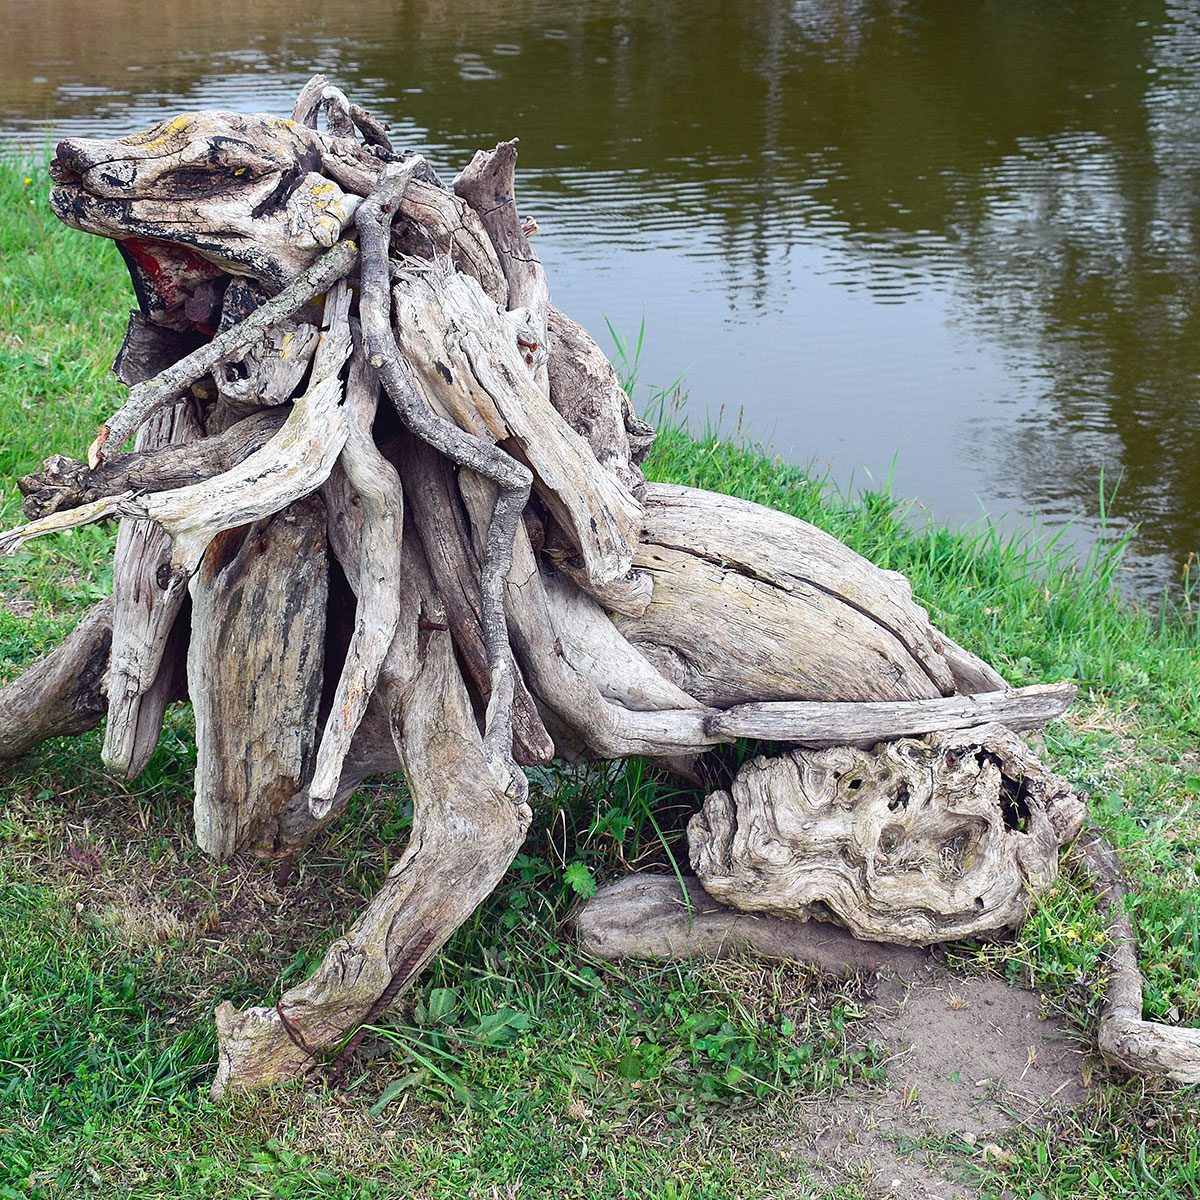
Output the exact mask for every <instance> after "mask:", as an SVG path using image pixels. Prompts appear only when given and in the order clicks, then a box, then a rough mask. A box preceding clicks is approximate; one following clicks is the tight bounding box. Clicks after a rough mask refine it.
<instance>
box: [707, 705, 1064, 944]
mask: <svg viewBox="0 0 1200 1200" xmlns="http://www.w3.org/2000/svg"><path fill="white" fill-rule="evenodd" d="M1084 815H1085V809H1084V803H1083V800H1082V798H1081V797H1080V796H1079V795H1078V793H1076V792H1075V791H1073V790H1072V789H1071V787H1070V786H1069V785H1068V784H1067V783H1066V781H1065V780H1063V779H1061V778H1059V777H1058V776H1057V775H1054V774H1053V773H1052V772H1050V771H1049V770H1047V769H1046V768H1045V767H1044V766H1043V765H1042V764H1041V763H1040V762H1039V761H1038V760H1037V759H1036V758H1035V757H1034V755H1033V754H1032V753H1031V751H1030V750H1029V749H1028V747H1026V746H1025V745H1024V743H1023V742H1021V740H1020V739H1019V738H1018V737H1017V736H1016V735H1015V734H1013V733H1011V732H1009V731H1008V730H1007V729H1005V728H1003V727H1002V726H1000V725H987V726H985V727H983V728H982V729H976V730H971V731H968V732H961V733H943V734H933V735H931V736H929V737H927V738H923V739H920V740H916V739H907V738H906V739H901V740H899V741H894V742H886V743H884V744H883V745H881V746H878V747H877V748H876V749H875V750H874V751H871V752H867V751H862V750H855V749H851V748H849V747H837V748H834V749H830V750H816V751H813V750H793V751H791V752H789V753H787V754H784V755H780V756H779V757H775V758H765V757H760V758H756V759H754V760H752V761H751V762H748V763H746V764H745V765H743V767H742V768H741V770H740V771H739V772H738V774H737V777H736V778H735V779H734V781H733V784H732V786H731V787H730V789H729V791H727V792H725V791H718V792H713V793H712V795H710V796H709V797H708V798H707V799H706V800H705V802H704V807H703V809H702V810H701V811H700V812H699V813H697V814H696V816H694V817H693V818H692V820H691V821H690V823H689V824H688V843H689V846H690V850H691V861H692V868H693V870H695V872H696V875H697V877H698V878H699V880H700V882H701V883H702V884H703V885H704V889H705V891H707V892H708V893H709V894H710V895H712V896H713V897H714V898H715V899H717V900H720V901H721V902H723V903H725V904H730V905H732V906H733V907H735V908H738V909H741V910H743V911H748V912H770V913H774V914H776V915H781V916H792V917H799V918H805V917H807V916H809V915H810V913H811V911H813V910H814V909H815V910H816V911H817V912H821V913H824V912H828V913H829V914H830V915H831V916H832V919H833V920H836V921H837V922H839V923H840V924H843V925H845V926H846V927H847V928H848V929H849V930H850V931H851V932H852V933H853V934H854V935H855V936H856V937H861V938H867V939H871V940H874V941H884V942H895V943H897V944H899V945H915V946H927V945H931V944H933V943H935V942H944V941H950V940H953V939H955V938H972V937H983V936H987V935H989V934H995V933H997V932H998V931H1000V930H1002V929H1011V928H1012V927H1013V926H1014V925H1016V924H1018V923H1019V922H1021V921H1022V920H1024V918H1025V915H1026V913H1027V911H1028V908H1029V905H1030V903H1031V901H1032V898H1033V897H1034V896H1036V895H1037V894H1039V893H1040V892H1042V891H1044V890H1045V889H1046V888H1047V887H1049V886H1050V885H1051V884H1052V883H1053V882H1054V880H1055V879H1056V878H1057V876H1058V851H1059V847H1060V846H1062V845H1064V844H1066V843H1067V842H1069V841H1071V840H1072V839H1073V838H1074V837H1075V836H1076V835H1077V834H1078V833H1079V830H1080V828H1081V827H1082V824H1083V820H1084Z"/></svg>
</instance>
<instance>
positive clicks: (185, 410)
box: [101, 404, 202, 779]
mask: <svg viewBox="0 0 1200 1200" xmlns="http://www.w3.org/2000/svg"><path fill="white" fill-rule="evenodd" d="M201 432H202V431H201V428H200V423H199V421H197V420H196V418H195V416H194V414H193V413H192V410H191V406H190V405H188V404H177V405H175V406H174V407H173V408H171V409H164V410H162V411H160V412H158V413H156V414H155V415H154V416H153V417H152V418H151V419H150V421H149V422H147V423H146V424H145V425H143V426H142V428H141V429H140V430H139V431H138V442H137V446H138V450H139V451H146V450H153V449H154V448H156V447H158V446H163V445H170V444H176V445H186V444H188V443H190V442H193V441H195V440H196V439H197V438H198V437H199V436H200V435H201ZM170 558H171V539H170V538H169V537H167V535H166V534H165V533H164V532H163V531H162V529H160V528H159V527H158V526H157V525H155V524H154V523H153V522H152V521H138V520H129V519H127V520H124V521H122V522H121V526H120V528H119V530H118V531H117V547H116V552H115V554H114V557H113V639H112V657H111V660H110V662H109V668H108V678H107V680H106V682H105V690H106V692H107V693H108V721H107V723H106V724H105V727H104V748H103V750H102V751H101V757H102V759H103V761H104V765H105V766H106V767H107V768H108V769H109V770H110V771H113V772H115V773H116V774H119V775H122V776H124V777H125V778H126V779H133V778H135V777H136V776H137V775H139V774H141V771H142V768H143V767H145V765H146V763H147V762H148V761H149V760H150V756H151V754H153V753H154V747H155V746H156V745H157V744H158V735H159V732H160V730H161V729H162V721H163V715H164V713H165V712H166V708H167V704H168V703H169V702H170V699H171V691H172V686H171V685H172V682H173V676H174V675H175V672H176V666H177V664H176V662H175V661H174V659H173V657H169V656H168V655H167V653H166V652H167V649H168V644H169V643H170V642H172V640H173V641H174V643H175V644H173V645H171V647H170V648H171V650H172V651H173V652H174V653H175V654H177V653H178V652H179V650H180V649H182V646H181V645H180V642H181V641H182V636H183V635H182V631H180V634H179V635H177V636H176V637H175V638H174V639H172V633H173V631H174V629H175V625H176V620H177V618H178V616H179V613H180V609H181V608H182V607H183V604H184V601H185V600H186V594H185V593H184V592H183V591H182V590H181V589H175V590H173V591H164V589H163V587H162V585H161V584H160V583H159V580H158V574H159V571H160V570H161V569H164V568H165V567H166V566H167V564H168V563H169V561H170ZM160 677H161V678H160Z"/></svg>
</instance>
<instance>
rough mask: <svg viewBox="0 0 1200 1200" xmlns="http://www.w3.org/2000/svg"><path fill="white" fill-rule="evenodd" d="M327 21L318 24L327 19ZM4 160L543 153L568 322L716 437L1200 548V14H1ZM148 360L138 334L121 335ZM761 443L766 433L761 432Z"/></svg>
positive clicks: (899, 2)
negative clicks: (202, 121)
mask: <svg viewBox="0 0 1200 1200" xmlns="http://www.w3.org/2000/svg"><path fill="white" fill-rule="evenodd" d="M301 12H302V13H303V17H302V18H301V16H300V15H299V14H300V13H301ZM0 16H3V18H4V25H5V38H4V41H3V43H2V44H0V137H2V138H3V139H4V140H5V141H7V142H9V143H11V142H14V141H19V142H21V143H24V144H32V145H34V146H36V147H40V146H41V145H42V144H43V143H44V142H45V141H47V140H49V139H51V138H57V137H59V136H61V135H62V134H63V133H65V132H71V133H110V134H111V133H112V132H115V131H128V130H131V129H134V128H140V127H142V126H145V125H148V124H150V123H151V122H153V121H154V120H157V119H159V118H161V117H163V116H166V115H170V114H173V113H175V112H177V111H179V110H180V109H182V108H188V107H228V108H238V109H264V110H269V111H277V112H283V111H286V110H287V109H288V108H290V104H291V98H292V96H293V94H294V93H295V91H296V89H297V87H298V86H299V85H300V84H301V83H302V82H303V80H304V79H305V78H307V76H308V74H309V73H311V71H313V70H318V69H319V70H323V71H325V72H326V73H327V74H329V75H331V76H334V77H336V78H337V79H338V81H339V82H341V83H342V84H343V85H344V86H345V88H346V89H347V90H348V91H350V92H351V93H352V95H353V96H354V98H356V99H358V100H360V101H361V102H362V103H366V104H369V105H371V106H372V107H374V108H376V109H377V110H378V111H380V112H381V113H382V114H383V115H385V116H386V117H387V118H389V119H390V120H391V121H392V123H393V126H394V128H395V130H397V131H398V140H399V141H400V142H402V143H404V144H406V145H411V146H414V147H421V148H423V149H425V150H426V151H427V153H428V154H429V156H430V157H431V158H432V160H433V161H434V162H435V163H436V164H437V165H438V166H439V167H441V168H443V169H444V170H445V171H447V172H449V173H452V172H453V171H455V170H457V169H458V168H459V167H460V166H461V165H462V164H463V163H464V162H465V161H466V160H467V158H468V157H469V155H470V154H471V152H473V151H474V149H476V148H477V147H478V146H481V145H486V144H490V143H493V142H495V141H496V140H497V139H499V138H501V137H508V136H511V135H512V134H514V133H517V134H519V135H520V137H521V146H522V154H521V176H520V182H521V185H522V190H521V196H522V207H523V208H524V209H525V210H526V211H529V212H532V213H534V214H536V215H537V217H538V218H539V221H540V223H541V226H542V233H541V234H540V235H539V237H540V241H541V252H542V257H543V260H544V261H545V263H546V266H547V269H548V270H549V272H550V278H551V286H552V288H553V290H554V294H555V298H556V300H557V302H558V303H559V304H560V305H561V306H562V307H564V308H565V309H567V310H568V311H569V312H571V313H572V314H573V315H574V316H576V317H577V318H578V319H580V320H582V321H583V322H584V323H585V324H586V325H587V326H588V327H589V328H591V330H592V331H593V332H594V333H596V334H597V335H598V336H599V337H600V340H601V341H602V343H608V341H609V339H608V335H607V332H606V329H605V319H606V318H607V319H608V320H610V321H611V322H612V324H613V326H614V327H615V328H616V329H618V330H620V331H621V332H623V333H624V334H626V335H629V336H630V337H632V336H634V335H636V333H637V330H638V328H639V326H640V325H641V322H642V321H643V319H644V321H645V329H646V339H645V348H644V351H643V356H642V362H641V368H640V376H639V377H640V379H641V380H642V381H644V382H645V383H658V384H668V383H670V382H671V381H672V380H673V379H675V378H676V377H677V376H678V375H679V374H680V373H681V372H683V373H684V374H685V375H686V379H687V383H688V385H689V387H690V391H691V400H690V404H691V408H692V411H693V413H694V417H695V421H696V422H701V421H703V419H704V414H706V413H707V414H711V415H714V416H715V415H716V414H717V413H719V412H720V411H721V410H724V412H725V413H726V414H727V415H726V422H727V424H731V423H732V420H734V419H736V413H737V412H738V411H739V410H744V413H745V421H746V425H747V426H748V428H749V430H750V432H751V433H752V434H753V435H755V436H757V437H759V438H761V439H763V440H766V441H769V442H770V444H771V445H772V446H773V447H774V448H775V449H776V450H777V451H778V452H779V453H781V454H783V455H784V456H786V457H790V458H792V459H795V460H798V461H808V460H810V459H811V460H814V461H815V462H817V463H818V464H820V465H822V466H824V465H829V466H830V468H831V469H832V471H833V474H834V476H835V478H838V479H839V480H841V481H843V482H845V481H848V480H850V479H851V478H853V479H854V480H855V481H856V482H857V483H859V484H864V483H867V482H869V480H870V479H874V480H876V481H882V480H883V479H884V478H885V477H887V476H888V475H889V473H890V474H891V475H892V476H893V479H894V486H895V488H896V490H897V491H898V492H900V493H901V494H904V495H909V496H914V497H917V498H919V499H920V501H921V502H922V503H923V504H924V505H925V506H926V507H927V508H928V509H929V510H931V511H932V512H933V514H934V515H936V516H937V517H939V518H942V519H946V520H950V521H956V520H964V519H967V520H969V519H972V518H975V517H978V516H979V515H980V514H981V512H985V511H986V512H988V513H990V514H992V515H993V516H995V517H997V518H1001V517H1003V516H1004V515H1005V514H1010V520H1012V521H1013V523H1014V524H1015V523H1020V522H1027V520H1028V516H1029V514H1030V513H1031V512H1036V513H1037V514H1038V516H1039V520H1040V521H1041V522H1042V523H1043V524H1044V525H1046V526H1048V527H1050V528H1058V527H1060V526H1062V525H1063V524H1065V523H1068V522H1070V523H1071V529H1070V530H1069V532H1068V534H1067V538H1068V540H1069V541H1071V540H1073V541H1074V542H1075V543H1076V544H1079V545H1081V546H1082V545H1086V544H1087V543H1088V541H1089V539H1091V538H1092V537H1093V536H1094V534H1095V529H1096V527H1097V523H1098V519H1099V517H1098V514H1099V513H1100V511H1101V502H1100V492H1101V480H1102V478H1103V480H1104V482H1105V484H1107V486H1108V487H1109V488H1110V489H1111V487H1112V486H1113V485H1114V484H1115V483H1116V482H1117V481H1119V494H1118V497H1117V501H1116V506H1115V507H1116V512H1117V518H1118V519H1117V520H1116V522H1115V524H1116V525H1117V527H1118V528H1122V527H1124V526H1123V524H1122V523H1123V522H1124V523H1131V522H1135V523H1137V524H1138V525H1139V526H1140V532H1139V533H1138V535H1137V540H1136V543H1135V545H1136V550H1137V555H1136V559H1135V566H1136V568H1137V573H1138V582H1139V584H1140V585H1141V586H1142V587H1143V588H1144V589H1147V590H1149V589H1151V588H1153V587H1156V586H1161V585H1163V584H1168V585H1169V584H1171V583H1172V582H1174V581H1177V580H1178V578H1179V573H1180V570H1181V569H1182V567H1183V564H1184V563H1186V562H1187V560H1188V558H1189V556H1190V555H1192V553H1193V552H1194V551H1195V550H1196V549H1197V546H1198V543H1200V473H1197V471H1196V470H1195V469H1194V467H1193V464H1194V462H1195V460H1196V458H1197V452H1198V451H1200V421H1198V420H1197V417H1198V413H1197V408H1198V406H1200V384H1198V380H1200V337H1198V336H1197V334H1198V333H1200V329H1198V328H1197V324H1198V313H1200V295H1198V286H1197V285H1198V283H1200V270H1198V267H1197V246H1196V237H1197V218H1198V211H1197V206H1198V205H1200V188H1198V187H1197V184H1198V182H1200V180H1198V179H1197V175H1198V174H1200V83H1198V76H1197V68H1198V67H1200V12H1198V11H1197V9H1196V8H1195V7H1194V6H1192V5H1188V4H1178V5H1176V4H1172V3H1168V2H1165V0H1156V2H1152V0H1127V2H1125V0H1109V2H1108V3H1106V4H1103V5H1097V4H1094V3H1084V2H1082V0H1080V2H1077V3H1071V2H1069V0H1047V2H1045V3H1039V2H1037V0H1027V2H1025V3H1021V4H1015V3H979V4H972V5H963V4H962V3H961V2H960V0H927V2H922V0H910V2H905V0H891V2H890V3H887V2H879V0H841V2H838V0H798V2H796V3H792V4H785V3H779V2H775V0H745V2H744V3H742V4H739V5H737V6H732V5H728V4H726V3H722V2H721V0H686V2H684V0H661V2H660V3H657V4H653V5H648V4H644V3H639V4H635V3H632V2H631V0H587V2H579V3H574V4H562V3H551V2H550V0H510V2H509V3H505V4H500V3H496V2H495V0H492V2H490V3H488V2H485V0H465V2H462V3H453V4H451V3H447V2H445V0H426V2H424V3H399V2H397V3H384V2H382V0H360V3H358V4H356V5H352V6H347V5H343V4H337V5H335V4H332V3H325V2H323V0H313V2H311V3H309V4H307V5H305V6H303V8H302V9H297V8H296V6H294V5H290V4H288V5H285V4H283V3H282V2H281V0H256V2H255V3H253V4H247V3H245V0H238V2H237V3H231V2H230V0H207V2H206V3H205V4H204V5H197V4H195V3H194V0H187V2H186V3H184V2H182V0H155V2H154V3H148V2H144V0H90V2H88V3H83V2H81V0H78V2H76V0H0ZM114 336H115V330H114ZM729 414H734V417H732V418H731V417H730V416H729Z"/></svg>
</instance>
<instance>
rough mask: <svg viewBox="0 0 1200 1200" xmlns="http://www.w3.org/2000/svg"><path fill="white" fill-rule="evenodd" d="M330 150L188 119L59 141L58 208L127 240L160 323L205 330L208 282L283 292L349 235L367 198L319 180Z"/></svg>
mask: <svg viewBox="0 0 1200 1200" xmlns="http://www.w3.org/2000/svg"><path fill="white" fill-rule="evenodd" d="M322 150H323V143H322V136H321V134H319V133H318V132H317V131H316V130H315V129H311V128H309V127H307V126H305V125H302V124H299V123H298V122H296V121H290V120H284V119H282V118H279V117H273V116H268V115H265V114H252V115H247V114H242V113H230V112H197V113H185V114H184V115H183V116H179V117H176V118H175V119H174V120H171V121H166V122H164V123H163V124H161V125H158V126H156V127H155V128H153V129H149V130H146V131H145V132H143V133H137V134H133V135H132V136H130V137H121V138H67V139H66V140H65V141H62V142H60V143H59V145H58V148H57V152H56V155H55V158H54V161H53V162H52V163H51V165H50V175H51V177H52V179H53V180H54V182H55V187H54V188H53V189H52V191H51V193H50V204H51V207H52V208H53V209H54V212H55V215H56V216H58V217H59V219H60V220H62V221H63V222H65V223H66V224H67V225H70V226H72V227H74V228H75V229H82V230H83V231H84V232H86V233H95V234H99V235H100V236H102V237H107V238H112V239H114V240H115V241H116V242H117V243H118V245H119V246H120V247H121V250H122V253H123V254H124V255H125V258H126V261H127V263H128V264H129V267H130V272H131V274H132V275H133V277H134V285H135V287H136V288H137V290H138V297H139V300H140V301H141V302H142V307H143V309H144V310H145V311H146V312H147V313H148V315H150V316H151V317H152V319H155V320H156V321H158V322H159V323H162V324H168V325H173V326H175V327H177V328H183V327H185V326H186V325H189V324H191V325H201V326H203V324H204V310H205V309H206V307H209V305H208V299H209V298H208V297H207V296H206V293H205V286H204V285H205V283H206V281H211V280H214V279H216V278H218V277H220V276H223V275H225V274H230V275H244V276H248V277H250V278H251V279H254V280H257V281H258V282H259V283H261V284H263V285H264V286H266V287H267V288H268V289H270V290H272V291H275V290H278V289H279V288H281V287H283V286H284V285H285V284H287V283H288V282H290V280H292V279H293V278H295V277H296V275H298V274H299V273H300V272H301V271H302V270H304V268H305V267H307V266H308V265H309V264H310V263H311V262H312V261H313V259H314V258H315V257H316V256H317V255H318V254H319V253H320V252H321V251H322V250H323V249H326V248H328V247H330V246H332V245H333V244H334V243H335V242H336V241H337V240H338V238H339V237H341V235H342V232H343V230H344V229H345V228H346V226H347V225H348V224H349V222H350V221H351V219H352V218H353V216H354V211H355V209H356V207H357V205H358V197H356V196H349V195H347V194H346V193H345V192H343V191H342V189H341V187H339V185H338V184H337V183H336V182H334V181H333V180H332V179H329V178H327V177H325V176H324V175H322V174H321V173H320V170H321V162H322ZM189 307H190V309H191V311H190V312H188V311H187V309H188V308H189Z"/></svg>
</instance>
